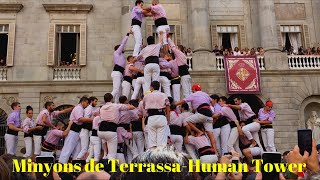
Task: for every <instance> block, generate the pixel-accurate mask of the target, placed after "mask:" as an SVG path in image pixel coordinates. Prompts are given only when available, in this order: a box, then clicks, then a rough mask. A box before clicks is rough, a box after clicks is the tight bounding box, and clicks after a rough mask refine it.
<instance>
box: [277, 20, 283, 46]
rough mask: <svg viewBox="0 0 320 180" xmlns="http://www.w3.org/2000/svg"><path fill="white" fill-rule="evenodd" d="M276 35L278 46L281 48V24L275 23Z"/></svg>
mask: <svg viewBox="0 0 320 180" xmlns="http://www.w3.org/2000/svg"><path fill="white" fill-rule="evenodd" d="M277 37H278V47H279V49H280V50H282V49H283V47H282V35H281V26H280V25H277Z"/></svg>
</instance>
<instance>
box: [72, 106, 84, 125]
mask: <svg viewBox="0 0 320 180" xmlns="http://www.w3.org/2000/svg"><path fill="white" fill-rule="evenodd" d="M83 117H84V108H83V107H82V105H81V104H78V105H77V106H76V107H75V108H74V109H73V110H72V112H71V114H70V118H69V119H70V120H71V121H73V123H76V124H78V125H81V124H82V122H80V121H79V119H80V118H83Z"/></svg>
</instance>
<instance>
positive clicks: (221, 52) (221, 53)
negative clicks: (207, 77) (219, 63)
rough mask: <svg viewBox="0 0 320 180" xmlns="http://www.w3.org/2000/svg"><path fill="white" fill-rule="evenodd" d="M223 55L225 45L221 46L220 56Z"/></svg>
mask: <svg viewBox="0 0 320 180" xmlns="http://www.w3.org/2000/svg"><path fill="white" fill-rule="evenodd" d="M222 55H223V46H220V56H222Z"/></svg>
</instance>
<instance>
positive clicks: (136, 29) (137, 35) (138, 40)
mask: <svg viewBox="0 0 320 180" xmlns="http://www.w3.org/2000/svg"><path fill="white" fill-rule="evenodd" d="M132 32H133V37H134V42H135V45H134V49H133V56H134V57H137V56H139V52H140V49H141V46H142V35H141V27H140V26H138V25H133V26H132Z"/></svg>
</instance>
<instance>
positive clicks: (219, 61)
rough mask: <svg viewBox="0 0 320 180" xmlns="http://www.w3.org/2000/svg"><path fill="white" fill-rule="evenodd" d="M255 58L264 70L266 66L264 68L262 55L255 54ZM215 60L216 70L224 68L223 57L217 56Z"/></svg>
mask: <svg viewBox="0 0 320 180" xmlns="http://www.w3.org/2000/svg"><path fill="white" fill-rule="evenodd" d="M257 59H258V65H259V68H260V70H265V69H266V68H265V61H264V56H257ZM216 62H217V70H218V71H223V70H224V57H223V56H217V57H216Z"/></svg>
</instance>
